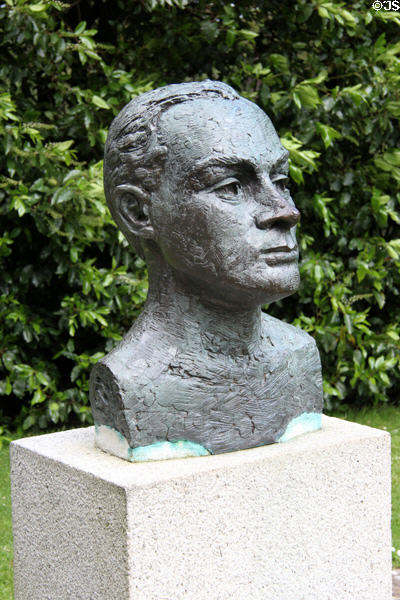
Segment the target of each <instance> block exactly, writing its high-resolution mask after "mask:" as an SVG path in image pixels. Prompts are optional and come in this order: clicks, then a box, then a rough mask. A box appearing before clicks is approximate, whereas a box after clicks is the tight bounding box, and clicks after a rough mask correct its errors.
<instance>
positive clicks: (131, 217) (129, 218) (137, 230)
mask: <svg viewBox="0 0 400 600" xmlns="http://www.w3.org/2000/svg"><path fill="white" fill-rule="evenodd" d="M148 202H149V196H148V195H147V194H146V193H145V192H144V191H143V190H142V189H140V188H139V187H137V186H135V185H131V184H124V185H119V186H117V188H116V190H115V208H116V216H117V217H118V225H119V226H120V228H121V230H122V231H123V233H124V234H125V235H126V237H127V238H128V239H129V237H130V236H131V235H132V236H134V237H136V238H137V237H139V238H147V239H152V238H153V236H154V230H153V227H152V225H151V222H150V219H149V210H148Z"/></svg>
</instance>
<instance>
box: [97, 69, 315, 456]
mask: <svg viewBox="0 0 400 600" xmlns="http://www.w3.org/2000/svg"><path fill="white" fill-rule="evenodd" d="M287 161H288V153H287V151H286V150H285V149H284V148H283V146H282V145H281V143H280V140H279V138H278V135H277V133H276V131H275V129H274V127H273V125H272V123H271V121H270V119H269V118H268V117H267V115H266V114H265V113H264V112H263V111H262V110H261V109H260V108H259V107H258V106H257V105H255V104H254V103H252V102H250V101H248V100H246V99H244V98H242V97H240V96H239V95H238V94H237V93H236V92H235V91H234V90H233V89H232V88H231V87H229V86H227V85H225V84H223V83H220V82H215V81H203V82H191V83H183V84H178V85H169V86H166V87H163V88H160V89H157V90H154V91H151V92H146V93H145V94H142V95H141V96H139V97H137V98H135V99H133V100H132V101H131V102H130V103H129V104H128V105H127V106H125V107H124V108H123V110H122V111H121V112H120V114H119V115H118V116H117V117H116V119H115V120H114V121H113V123H112V125H111V127H110V131H109V135H108V139H107V143H106V148H105V158H104V186H105V193H106V198H107V202H108V205H109V208H110V211H111V213H112V215H113V218H114V219H115V221H116V223H117V224H118V226H119V228H120V229H121V231H122V232H123V233H124V235H125V237H126V238H127V240H128V242H129V243H130V244H131V246H133V247H134V248H135V249H136V252H138V253H139V254H140V255H141V256H142V257H143V258H144V259H145V261H146V263H147V265H148V273H149V292H148V298H147V301H146V304H145V307H144V310H143V312H142V313H141V315H140V317H139V318H138V319H137V321H136V322H135V323H134V325H133V327H132V328H131V329H130V330H129V331H128V333H127V334H126V335H125V336H124V338H123V340H122V341H121V342H120V343H119V344H118V345H117V346H116V348H115V349H114V350H112V352H110V353H109V354H108V355H107V356H105V358H103V359H102V360H100V361H99V362H98V364H97V365H95V367H94V368H93V371H92V375H91V393H90V399H91V404H92V410H93V416H94V421H95V425H96V443H97V445H98V446H99V447H100V448H102V449H103V450H106V451H108V452H111V453H113V454H117V455H119V456H121V457H123V458H126V459H128V460H132V461H135V460H148V459H154V458H169V457H174V456H190V455H203V454H209V453H211V454H214V453H221V452H229V451H233V450H240V449H245V448H252V447H254V446H260V445H264V444H270V443H273V442H276V441H285V440H286V439H289V438H290V437H293V436H294V435H297V434H298V433H301V432H304V431H311V430H314V429H318V428H320V426H321V411H322V380H321V367H320V359H319V354H318V350H317V348H316V345H315V342H314V340H313V339H312V338H311V337H310V336H309V335H308V334H307V333H305V332H304V331H302V330H300V329H298V328H296V327H293V326H292V325H289V324H287V323H284V322H282V321H279V320H277V319H275V318H273V317H271V316H269V315H267V314H265V313H263V312H262V311H261V306H262V305H263V304H265V303H271V302H274V301H276V300H278V299H281V298H284V297H286V296H289V295H290V294H293V293H294V292H295V291H296V290H297V288H298V285H299V272H298V247H297V242H296V235H295V233H296V224H297V222H298V220H299V216H300V214H299V211H298V210H297V209H296V207H295V205H294V203H293V201H292V198H291V196H290V193H289V190H288V189H287V180H288V162H287Z"/></svg>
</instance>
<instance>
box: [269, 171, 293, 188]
mask: <svg viewBox="0 0 400 600" xmlns="http://www.w3.org/2000/svg"><path fill="white" fill-rule="evenodd" d="M271 181H272V183H273V184H274V185H275V187H277V188H278V190H279V191H280V192H287V191H289V177H288V176H287V175H284V174H283V173H280V174H277V175H272V176H271Z"/></svg>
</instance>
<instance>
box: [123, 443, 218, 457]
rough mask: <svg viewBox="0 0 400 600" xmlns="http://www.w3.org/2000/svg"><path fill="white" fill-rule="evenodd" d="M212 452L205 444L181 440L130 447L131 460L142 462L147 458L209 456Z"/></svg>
mask: <svg viewBox="0 0 400 600" xmlns="http://www.w3.org/2000/svg"><path fill="white" fill-rule="evenodd" d="M208 454H210V453H209V452H208V450H206V448H204V446H202V445H201V444H196V443H195V442H189V441H188V440H180V441H179V442H156V443H155V444H151V445H149V446H138V447H137V448H129V460H130V461H132V462H140V461H146V460H162V459H165V458H184V457H188V456H207V455H208Z"/></svg>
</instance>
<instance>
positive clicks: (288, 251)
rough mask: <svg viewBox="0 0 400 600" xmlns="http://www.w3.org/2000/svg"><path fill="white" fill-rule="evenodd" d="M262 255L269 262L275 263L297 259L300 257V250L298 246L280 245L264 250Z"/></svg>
mask: <svg viewBox="0 0 400 600" xmlns="http://www.w3.org/2000/svg"><path fill="white" fill-rule="evenodd" d="M261 255H262V256H263V257H264V258H265V261H266V262H267V263H269V264H273V265H275V264H282V263H289V262H293V261H295V260H297V259H298V257H299V250H298V248H297V246H296V247H295V248H289V247H288V246H280V247H279V248H268V249H267V250H262V251H261Z"/></svg>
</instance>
